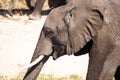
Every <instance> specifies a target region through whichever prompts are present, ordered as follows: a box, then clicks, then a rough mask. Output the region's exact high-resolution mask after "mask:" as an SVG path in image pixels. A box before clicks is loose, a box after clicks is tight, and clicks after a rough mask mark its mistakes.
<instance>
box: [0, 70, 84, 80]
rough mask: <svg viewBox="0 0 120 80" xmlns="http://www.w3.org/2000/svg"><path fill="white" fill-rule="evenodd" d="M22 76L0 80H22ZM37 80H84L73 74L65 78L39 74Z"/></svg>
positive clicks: (1, 79)
mask: <svg viewBox="0 0 120 80" xmlns="http://www.w3.org/2000/svg"><path fill="white" fill-rule="evenodd" d="M24 74H25V72H21V73H20V74H18V75H17V76H16V77H14V78H10V79H9V78H7V77H5V76H0V80H22V78H23V76H24ZM37 80H84V79H83V78H82V77H79V76H78V75H75V74H71V75H69V76H65V77H55V76H54V75H44V74H40V75H39V76H38V78H37Z"/></svg>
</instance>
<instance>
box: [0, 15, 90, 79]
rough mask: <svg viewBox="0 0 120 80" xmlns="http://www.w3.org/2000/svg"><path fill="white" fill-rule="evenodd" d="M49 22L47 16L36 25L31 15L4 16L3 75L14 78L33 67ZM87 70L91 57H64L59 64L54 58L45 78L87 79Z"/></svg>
mask: <svg viewBox="0 0 120 80" xmlns="http://www.w3.org/2000/svg"><path fill="white" fill-rule="evenodd" d="M45 19H46V16H43V17H42V19H41V20H40V21H33V20H28V17H27V15H23V16H19V15H17V16H14V18H10V17H9V18H8V17H7V18H4V17H3V16H2V15H0V75H5V76H9V77H11V76H12V77H13V76H14V75H16V74H18V72H19V68H21V67H24V66H25V65H28V64H29V62H30V59H31V57H32V54H33V52H34V49H35V46H36V43H37V40H38V37H39V34H40V31H41V29H42V26H43V24H44V21H45ZM87 66H88V55H83V56H79V57H75V56H63V57H61V58H59V59H58V60H56V61H54V60H52V58H50V59H49V60H48V62H47V63H46V64H45V65H44V68H43V69H42V72H41V74H53V75H54V76H59V77H61V76H66V75H69V74H77V75H80V76H83V77H84V78H85V75H86V72H87ZM25 70H26V69H25Z"/></svg>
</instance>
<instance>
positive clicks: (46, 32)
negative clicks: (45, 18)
mask: <svg viewBox="0 0 120 80" xmlns="http://www.w3.org/2000/svg"><path fill="white" fill-rule="evenodd" d="M45 36H47V37H50V38H52V37H53V32H52V31H51V30H46V31H45Z"/></svg>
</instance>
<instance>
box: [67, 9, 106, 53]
mask: <svg viewBox="0 0 120 80" xmlns="http://www.w3.org/2000/svg"><path fill="white" fill-rule="evenodd" d="M103 21H104V17H103V14H102V13H101V11H100V10H99V9H96V8H95V9H90V8H86V7H77V8H73V9H72V10H71V11H69V12H68V13H67V14H66V16H65V23H66V26H67V29H68V31H67V32H68V43H67V54H74V53H76V52H77V51H79V50H80V49H81V48H83V47H84V46H85V45H86V43H87V42H88V41H90V40H91V39H93V37H94V36H96V35H97V33H98V31H99V30H100V29H101V28H102V27H103Z"/></svg>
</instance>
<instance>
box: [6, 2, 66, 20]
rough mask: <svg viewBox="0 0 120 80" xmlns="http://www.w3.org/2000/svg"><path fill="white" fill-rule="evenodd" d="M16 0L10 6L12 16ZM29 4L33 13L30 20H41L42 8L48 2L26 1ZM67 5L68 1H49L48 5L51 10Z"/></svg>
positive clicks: (9, 10)
mask: <svg viewBox="0 0 120 80" xmlns="http://www.w3.org/2000/svg"><path fill="white" fill-rule="evenodd" d="M15 1H16V0H11V1H10V4H9V9H8V12H9V14H10V15H11V16H12V15H13V13H12V9H13V8H14V4H15ZM25 1H26V3H27V6H28V8H29V9H30V10H31V11H33V12H32V13H31V14H30V15H29V19H31V20H39V19H40V18H41V14H40V13H41V11H42V7H43V5H44V3H45V1H46V0H25ZM35 1H36V2H35ZM66 3H67V1H66V0H48V4H49V6H50V7H51V8H56V7H58V6H61V5H65V4H66Z"/></svg>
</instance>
